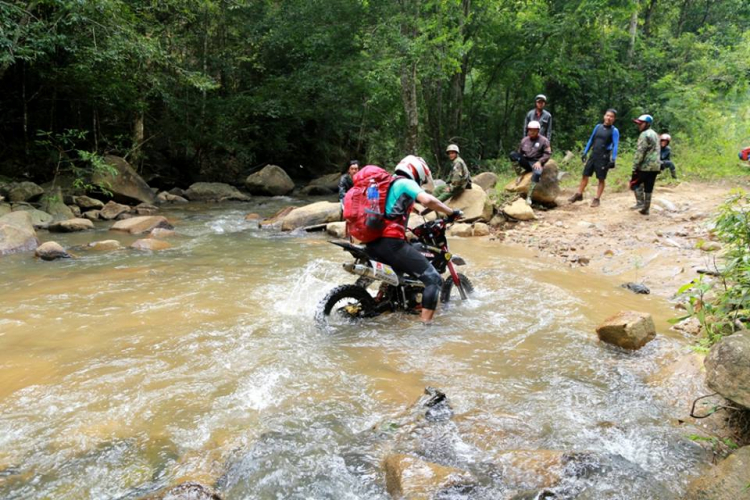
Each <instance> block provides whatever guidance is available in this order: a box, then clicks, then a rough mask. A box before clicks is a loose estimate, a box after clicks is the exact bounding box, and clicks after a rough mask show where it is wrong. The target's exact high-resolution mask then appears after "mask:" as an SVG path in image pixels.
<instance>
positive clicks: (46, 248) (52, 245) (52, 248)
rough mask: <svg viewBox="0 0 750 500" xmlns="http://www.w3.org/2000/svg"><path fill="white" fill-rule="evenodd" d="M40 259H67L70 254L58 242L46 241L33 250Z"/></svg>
mask: <svg viewBox="0 0 750 500" xmlns="http://www.w3.org/2000/svg"><path fill="white" fill-rule="evenodd" d="M34 253H35V254H36V256H37V257H39V258H40V259H42V260H57V259H69V258H70V254H69V253H68V252H66V251H65V249H64V248H63V247H62V245H60V244H59V243H57V242H55V241H47V242H45V243H42V244H41V245H39V246H38V247H37V249H36V252H34Z"/></svg>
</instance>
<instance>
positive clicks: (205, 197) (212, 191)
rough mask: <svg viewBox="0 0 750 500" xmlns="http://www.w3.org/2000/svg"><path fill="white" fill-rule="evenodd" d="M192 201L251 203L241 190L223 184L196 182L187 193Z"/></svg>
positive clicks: (187, 196)
mask: <svg viewBox="0 0 750 500" xmlns="http://www.w3.org/2000/svg"><path fill="white" fill-rule="evenodd" d="M185 197H186V198H187V199H188V200H190V201H249V200H250V197H249V196H247V195H246V194H242V193H241V192H240V190H239V189H237V188H236V187H234V186H230V185H229V184H224V183H222V182H196V183H195V184H193V185H191V186H190V187H189V188H188V190H187V191H185Z"/></svg>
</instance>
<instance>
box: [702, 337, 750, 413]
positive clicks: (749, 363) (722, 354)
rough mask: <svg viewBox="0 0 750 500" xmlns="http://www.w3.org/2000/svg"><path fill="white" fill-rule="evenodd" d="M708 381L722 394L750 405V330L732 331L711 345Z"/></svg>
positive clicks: (739, 402)
mask: <svg viewBox="0 0 750 500" xmlns="http://www.w3.org/2000/svg"><path fill="white" fill-rule="evenodd" d="M706 382H707V383H708V386H709V387H710V388H711V389H712V390H714V391H716V392H718V393H719V394H721V395H722V396H723V397H725V398H727V399H729V400H731V401H734V402H735V403H738V404H741V405H742V406H744V407H746V408H750V330H742V331H739V332H736V333H733V334H732V335H729V336H728V337H724V338H723V339H721V340H720V341H719V342H718V343H717V344H715V345H714V346H713V347H711V351H710V352H709V353H708V357H706Z"/></svg>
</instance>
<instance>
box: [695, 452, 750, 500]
mask: <svg viewBox="0 0 750 500" xmlns="http://www.w3.org/2000/svg"><path fill="white" fill-rule="evenodd" d="M749 485H750V446H744V447H742V448H740V449H739V450H737V451H735V452H734V453H732V454H731V455H729V456H728V457H727V458H725V459H724V460H722V461H721V463H719V465H717V466H715V467H712V469H711V470H710V471H709V472H708V473H706V474H703V475H701V476H700V477H698V478H696V479H694V480H693V481H692V482H691V483H690V485H689V486H688V490H687V493H686V495H685V500H739V499H743V498H744V499H747V498H750V488H748V486H749Z"/></svg>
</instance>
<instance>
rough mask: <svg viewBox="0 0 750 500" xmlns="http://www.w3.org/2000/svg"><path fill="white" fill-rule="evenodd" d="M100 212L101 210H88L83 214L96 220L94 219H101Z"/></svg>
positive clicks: (85, 217)
mask: <svg viewBox="0 0 750 500" xmlns="http://www.w3.org/2000/svg"><path fill="white" fill-rule="evenodd" d="M100 213H101V210H89V211H87V212H84V213H83V214H82V216H83V218H84V219H88V220H91V221H94V220H99V214H100Z"/></svg>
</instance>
